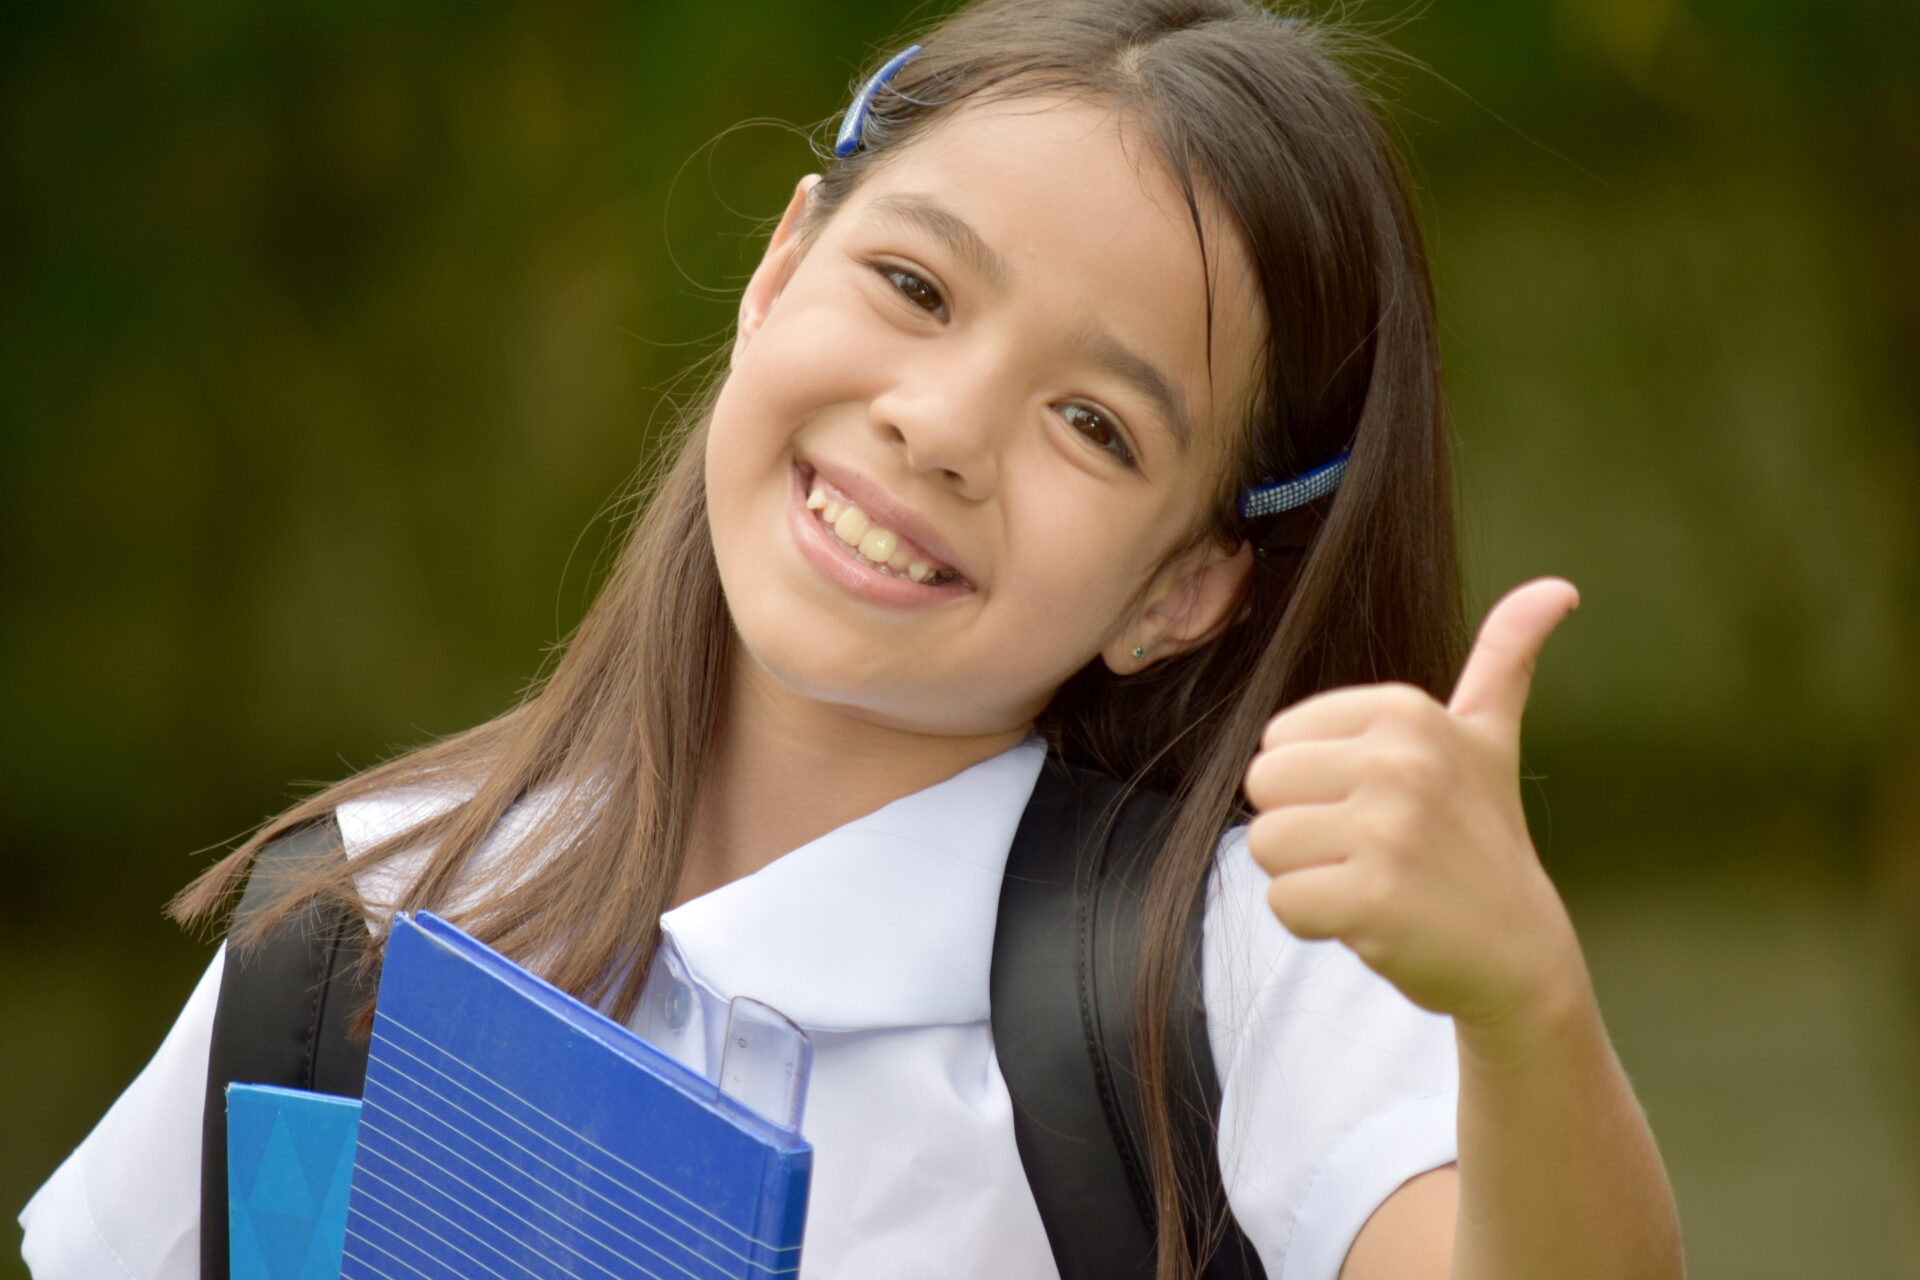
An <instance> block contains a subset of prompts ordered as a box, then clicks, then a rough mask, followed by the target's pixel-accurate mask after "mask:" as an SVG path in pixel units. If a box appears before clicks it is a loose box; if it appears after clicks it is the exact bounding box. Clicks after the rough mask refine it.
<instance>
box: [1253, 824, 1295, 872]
mask: <svg viewBox="0 0 1920 1280" xmlns="http://www.w3.org/2000/svg"><path fill="white" fill-rule="evenodd" d="M1285 818H1286V815H1285V814H1284V813H1282V812H1278V811H1276V812H1273V813H1263V814H1260V815H1258V816H1257V817H1255V818H1254V820H1253V821H1252V822H1249V823H1248V824H1247V853H1248V855H1249V856H1251V857H1252V858H1253V860H1254V862H1255V863H1256V864H1257V865H1258V866H1259V867H1260V868H1261V869H1262V870H1264V871H1266V872H1267V873H1269V874H1272V872H1273V871H1274V870H1275V869H1276V868H1277V867H1279V866H1280V865H1281V859H1282V856H1283V855H1284V853H1285V851H1286V846H1287V842H1286V832H1285V829H1284V828H1285Z"/></svg>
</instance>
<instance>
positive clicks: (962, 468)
mask: <svg viewBox="0 0 1920 1280" xmlns="http://www.w3.org/2000/svg"><path fill="white" fill-rule="evenodd" d="M998 363H999V362H997V361H993V360H990V359H979V360H974V361H967V362H963V361H961V360H958V359H952V358H949V359H943V360H939V361H927V362H925V363H922V364H919V365H917V366H916V367H913V368H910V369H908V370H904V371H903V373H902V376H901V377H899V378H898V379H896V380H895V381H894V382H893V383H892V384H891V385H890V386H889V387H888V388H887V389H886V390H885V391H884V392H882V393H881V394H880V395H878V396H876V397H875V398H874V400H873V402H872V406H871V410H870V412H871V414H872V418H873V423H874V426H875V428H876V429H877V430H878V431H879V432H880V433H881V434H882V435H883V436H884V437H885V439H886V441H887V443H888V444H889V445H891V446H892V447H894V448H897V449H899V450H900V451H901V452H902V453H904V454H905V455H906V461H907V465H908V466H909V467H911V468H912V469H913V470H915V471H918V472H921V473H923V474H928V475H931V476H935V477H937V478H938V479H939V480H940V481H941V482H943V483H944V484H946V485H947V486H948V487H950V488H951V489H952V490H953V491H954V492H955V493H957V494H958V495H960V496H961V497H965V498H984V497H986V496H987V495H988V494H990V493H992V492H993V491H994V489H995V487H996V486H997V485H998V484H999V481H1000V452H1001V448H1002V446H1003V445H1004V443H1005V440H1004V437H1005V434H1006V432H1005V424H1007V423H1008V422H1011V421H1013V420H1014V418H1015V416H1016V415H1017V413H1018V408H1017V406H1016V405H1015V404H1014V403H1012V399H1013V398H1012V397H1011V396H1010V395H1009V393H1008V390H1007V388H1008V386H1009V379H1008V378H1007V376H1006V373H1005V370H1004V369H1001V368H996V367H995V366H996V365H997V364H998Z"/></svg>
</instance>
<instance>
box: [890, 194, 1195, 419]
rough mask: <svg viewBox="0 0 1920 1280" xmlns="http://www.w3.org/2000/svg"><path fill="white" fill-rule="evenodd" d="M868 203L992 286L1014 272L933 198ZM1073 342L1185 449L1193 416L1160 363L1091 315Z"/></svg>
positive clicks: (964, 222) (915, 196) (910, 197)
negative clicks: (1149, 407)
mask: <svg viewBox="0 0 1920 1280" xmlns="http://www.w3.org/2000/svg"><path fill="white" fill-rule="evenodd" d="M867 207H868V208H869V209H871V210H873V211H874V212H875V213H879V214H881V215H883V216H885V217H886V218H888V219H890V220H892V221H896V222H903V223H905V224H907V225H908V226H911V227H913V228H915V229H916V230H919V231H922V232H925V233H926V234H927V235H930V236H932V237H933V238H934V239H936V240H938V241H939V242H940V243H941V244H942V245H943V246H944V247H945V248H946V249H947V250H948V251H949V252H951V253H952V254H953V255H954V256H955V257H957V258H959V259H960V260H961V261H962V262H964V263H966V265H967V266H968V267H970V268H972V269H973V270H974V271H975V272H977V273H978V274H979V275H980V276H981V277H982V278H984V279H985V280H986V282H987V284H988V285H989V286H991V287H992V288H994V289H996V290H998V289H1004V288H1005V287H1006V285H1007V282H1008V281H1009V280H1010V279H1011V278H1012V276H1013V272H1012V270H1011V269H1010V268H1009V267H1008V266H1007V260H1006V259H1005V258H1003V257H1001V256H1000V254H999V252H998V251H997V250H995V249H994V247H993V246H992V245H990V244H988V243H987V242H986V239H985V237H983V236H982V235H981V234H980V233H979V232H978V231H975V230H974V229H973V224H971V223H969V222H968V221H967V220H966V219H965V218H963V217H961V216H960V215H959V214H957V213H955V212H954V211H953V210H952V209H949V208H948V207H947V206H946V205H944V204H942V203H940V202H939V201H938V200H936V199H934V198H933V197H932V196H927V195H921V194H918V193H915V192H893V191H889V192H885V193H883V194H881V195H877V196H875V197H874V198H873V200H872V201H871V202H870V203H869V204H868V206H867ZM1071 345H1072V346H1074V347H1075V348H1076V349H1078V350H1079V351H1081V352H1082V353H1084V354H1085V355H1086V356H1088V357H1089V358H1090V359H1091V360H1092V361H1093V362H1094V363H1095V364H1097V365H1099V366H1100V367H1101V368H1103V369H1105V370H1106V371H1107V372H1108V373H1110V374H1112V375H1113V376H1115V377H1117V378H1119V379H1120V380H1121V381H1122V382H1125V383H1126V384H1127V385H1128V386H1130V387H1132V388H1133V389H1134V390H1135V391H1136V392H1138V393H1139V394H1140V395H1142V396H1144V397H1145V398H1146V399H1148V400H1149V401H1151V402H1152V403H1153V406H1154V408H1155V409H1157V410H1158V411H1159V413H1160V416H1161V417H1162V418H1163V419H1164V420H1165V421H1166V423H1167V425H1168V427H1169V428H1170V429H1171V430H1172V432H1173V440H1174V444H1175V446H1176V447H1177V448H1178V449H1179V451H1180V452H1181V453H1185V452H1186V451H1187V449H1188V447H1189V446H1190V445H1191V443H1192V441H1193V420H1192V418H1191V417H1189V416H1188V414H1187V406H1186V398H1185V397H1184V396H1182V395H1179V394H1178V393H1176V392H1175V390H1174V383H1173V380H1172V379H1171V378H1169V377H1167V375H1166V373H1165V372H1164V371H1162V370H1161V368H1160V366H1159V365H1157V364H1155V363H1154V362H1153V361H1151V360H1149V359H1147V358H1146V357H1145V356H1143V355H1141V354H1140V353H1139V352H1137V351H1135V350H1133V348H1131V347H1129V346H1127V345H1126V344H1125V343H1124V342H1122V341H1120V339H1119V338H1117V337H1115V336H1114V335H1113V333H1112V332H1111V331H1109V330H1108V329H1107V328H1105V327H1104V326H1103V325H1101V324H1100V323H1099V322H1098V321H1097V320H1094V319H1092V318H1089V319H1087V320H1086V321H1085V322H1084V323H1082V325H1081V327H1080V329H1079V330H1078V332H1076V333H1075V334H1074V335H1073V337H1072V339H1071Z"/></svg>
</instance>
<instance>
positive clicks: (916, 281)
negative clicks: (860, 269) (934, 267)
mask: <svg viewBox="0 0 1920 1280" xmlns="http://www.w3.org/2000/svg"><path fill="white" fill-rule="evenodd" d="M878 270H879V272H880V274H881V275H883V276H885V277H886V278H887V280H888V281H889V282H890V283H891V284H892V285H893V288H894V292H896V293H898V294H899V295H900V296H901V297H903V298H905V299H906V300H907V301H908V302H911V303H912V304H913V305H914V306H916V307H918V308H920V309H921V310H922V311H924V312H926V313H927V314H928V315H930V316H934V317H936V318H938V319H941V320H944V319H946V318H947V300H946V299H945V298H943V297H941V296H940V291H939V290H938V289H936V288H934V287H933V286H932V285H931V284H929V283H927V281H925V280H923V279H922V278H921V277H919V276H917V275H915V274H913V272H911V271H905V270H902V269H901V268H899V267H888V266H882V267H880V268H878Z"/></svg>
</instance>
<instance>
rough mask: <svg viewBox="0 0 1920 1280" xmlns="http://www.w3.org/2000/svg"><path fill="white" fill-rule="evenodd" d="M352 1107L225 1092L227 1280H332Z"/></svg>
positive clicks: (260, 1089) (292, 1094)
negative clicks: (228, 1262) (229, 1275)
mask: <svg viewBox="0 0 1920 1280" xmlns="http://www.w3.org/2000/svg"><path fill="white" fill-rule="evenodd" d="M359 1125H360V1103H359V1101H358V1100H357V1099H354V1098H332V1097H328V1096H327V1095H326V1094H323V1093H306V1092H303V1091H301V1090H299V1089H276V1088H274V1087H272V1086H271V1085H264V1084H232V1085H228V1086H227V1225H228V1235H227V1241H228V1251H229V1254H230V1256H231V1258H232V1265H231V1268H230V1274H231V1277H232V1280H333V1278H334V1277H335V1276H338V1275H339V1274H340V1248H341V1244H342V1242H343V1241H344V1239H345V1237H346V1230H347V1189H348V1187H349V1185H350V1180H351V1178H352V1175H353V1140H354V1134H355V1131H356V1130H357V1129H358V1128H359Z"/></svg>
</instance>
